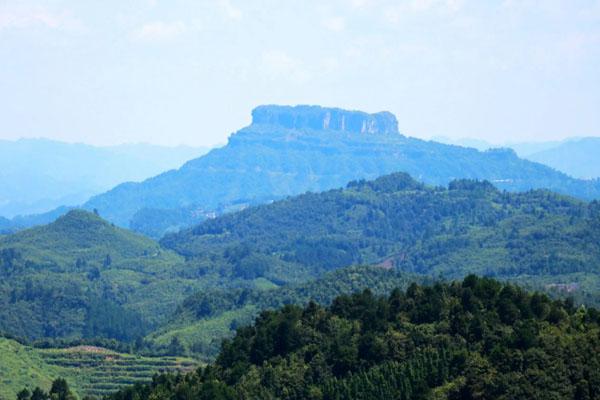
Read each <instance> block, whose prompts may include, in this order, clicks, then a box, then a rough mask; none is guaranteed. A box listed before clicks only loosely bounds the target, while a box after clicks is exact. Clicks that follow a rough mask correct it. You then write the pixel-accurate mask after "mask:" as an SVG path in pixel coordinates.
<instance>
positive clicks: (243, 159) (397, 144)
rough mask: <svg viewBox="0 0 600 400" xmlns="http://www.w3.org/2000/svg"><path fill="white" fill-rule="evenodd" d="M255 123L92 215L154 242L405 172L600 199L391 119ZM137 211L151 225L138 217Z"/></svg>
mask: <svg viewBox="0 0 600 400" xmlns="http://www.w3.org/2000/svg"><path fill="white" fill-rule="evenodd" d="M252 116H253V121H252V124H251V125H250V126H248V127H246V128H243V129H241V130H240V131H238V132H237V133H235V134H233V135H232V136H231V137H230V138H229V142H228V144H227V145H226V146H225V147H222V148H219V149H214V150H212V151H211V152H210V153H208V154H206V155H205V156H203V157H200V158H197V159H195V160H191V161H189V162H188V163H186V164H185V165H184V166H183V167H181V168H180V169H178V170H174V171H169V172H166V173H164V174H161V175H158V176H156V177H154V178H151V179H148V180H146V181H144V182H141V183H126V184H123V185H119V186H117V187H116V188H114V189H113V190H111V191H109V192H107V193H104V194H102V195H98V196H95V197H94V198H92V199H91V200H90V201H89V202H88V203H86V205H85V207H86V208H88V209H93V208H96V209H98V210H99V211H100V213H101V215H103V216H105V217H106V218H107V219H108V220H110V221H113V222H115V223H117V224H118V225H121V226H129V225H130V224H131V226H133V227H137V228H139V229H142V231H144V230H148V231H149V232H151V233H152V234H154V235H155V236H156V231H153V229H152V225H153V224H155V225H158V226H160V227H161V229H162V231H165V230H167V229H169V228H172V229H173V228H174V227H180V226H185V225H189V224H191V223H192V222H197V219H194V216H197V215H208V214H210V211H215V210H220V209H222V208H223V207H226V206H227V205H231V204H242V205H244V204H246V203H257V202H263V203H264V202H268V201H269V200H274V199H278V198H282V197H285V196H288V195H295V194H299V193H304V192H306V191H322V190H327V189H331V188H337V187H342V186H344V185H345V184H346V183H347V182H349V181H351V180H355V179H362V178H366V179H373V178H376V177H378V176H381V175H385V174H388V173H392V172H399V171H403V172H407V173H409V174H411V175H412V176H414V177H415V178H417V179H419V180H422V181H424V182H426V183H429V184H435V185H440V184H444V185H445V184H447V183H448V182H450V181H451V180H453V179H456V178H477V179H487V180H489V181H490V182H492V183H494V184H495V185H497V186H498V187H500V188H503V189H508V190H513V191H515V190H528V189H531V188H548V189H551V190H554V191H557V192H560V193H565V194H570V195H572V196H576V197H580V198H583V199H592V198H597V197H599V196H600V183H598V182H595V181H594V182H588V181H581V180H577V179H573V178H570V177H568V176H566V175H565V174H563V173H560V172H557V171H555V170H553V169H551V168H549V167H546V166H544V165H541V164H537V163H533V162H531V161H526V160H522V159H520V158H518V157H517V156H516V155H515V153H514V152H513V151H511V150H507V149H503V150H490V151H486V152H479V151H477V150H475V149H468V148H463V147H459V146H450V145H445V144H441V143H436V142H426V141H423V140H419V139H415V138H409V137H406V136H403V135H401V134H400V133H399V132H398V128H397V122H396V119H395V117H394V116H393V115H392V114H389V113H377V114H366V113H361V112H356V111H345V110H339V109H329V108H321V107H316V106H315V107H310V106H298V107H280V106H261V107H258V108H256V109H255V110H254V111H253V112H252ZM181 208H184V209H186V210H187V211H186V212H185V213H184V215H183V216H182V215H181V213H178V212H173V210H174V209H181ZM144 209H150V210H152V212H148V211H143V210H144ZM141 210H142V211H141ZM161 210H162V212H163V214H162V215H163V216H161ZM138 212H142V213H143V215H144V220H140V218H136V216H135V215H136V213H138ZM149 218H154V219H155V222H153V223H151V222H149ZM132 221H133V222H132ZM149 225H150V226H149ZM148 226H149V227H148Z"/></svg>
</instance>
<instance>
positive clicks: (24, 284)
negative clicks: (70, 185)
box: [0, 210, 202, 341]
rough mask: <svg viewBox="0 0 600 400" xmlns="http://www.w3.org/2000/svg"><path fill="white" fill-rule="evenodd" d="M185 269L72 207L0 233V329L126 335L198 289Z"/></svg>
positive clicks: (149, 244)
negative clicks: (42, 223) (39, 221)
mask: <svg viewBox="0 0 600 400" xmlns="http://www.w3.org/2000/svg"><path fill="white" fill-rule="evenodd" d="M184 271H185V268H184V260H183V259H182V258H181V257H180V256H178V255H176V254H175V253H173V252H171V251H167V250H164V249H162V248H161V247H160V246H159V245H158V244H157V243H155V242H153V241H152V240H150V239H148V238H145V237H143V236H140V235H137V234H134V233H132V232H129V231H127V230H124V229H121V228H117V227H115V226H113V225H111V224H109V223H107V222H106V221H104V220H102V219H101V218H100V217H98V216H97V215H94V214H92V213H88V212H86V211H81V210H73V211H71V212H69V213H68V214H66V215H65V216H63V217H60V218H59V219H57V220H56V221H55V222H53V223H52V224H49V225H45V226H40V227H36V228H32V229H28V230H24V231H20V232H18V233H15V234H13V235H7V236H2V237H0V278H1V279H0V331H4V332H7V333H10V334H12V335H17V336H22V337H25V338H29V339H38V338H78V337H90V338H93V337H106V338H116V339H119V340H125V341H130V340H133V339H135V338H136V337H139V336H141V335H143V334H145V333H146V332H147V331H148V330H149V329H150V328H151V327H152V326H154V325H156V324H157V323H158V322H160V321H161V318H162V317H161V316H163V315H165V314H166V313H168V312H170V311H172V310H174V309H175V307H176V305H177V304H178V303H179V302H180V301H182V300H183V299H184V298H185V297H186V295H187V294H189V293H191V292H192V291H193V290H194V289H196V290H197V289H200V288H201V287H202V286H201V284H200V283H199V282H198V281H196V280H195V279H193V278H191V277H187V276H185V274H184Z"/></svg>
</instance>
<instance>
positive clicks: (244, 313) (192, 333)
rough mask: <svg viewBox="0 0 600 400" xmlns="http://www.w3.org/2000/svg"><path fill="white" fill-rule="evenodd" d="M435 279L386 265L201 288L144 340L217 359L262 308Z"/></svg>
mask: <svg viewBox="0 0 600 400" xmlns="http://www.w3.org/2000/svg"><path fill="white" fill-rule="evenodd" d="M431 281H432V279H429V278H426V277H423V276H419V275H415V274H408V273H400V272H396V271H394V270H390V269H386V268H382V267H366V266H365V267H349V268H341V269H338V270H335V271H332V272H329V273H327V274H325V276H323V277H321V278H319V279H315V280H310V281H308V282H303V283H298V284H294V285H288V286H282V287H274V288H270V289H269V288H238V289H212V290H203V291H200V292H198V293H195V294H194V295H192V296H190V297H188V298H187V299H185V300H184V301H183V302H182V303H181V305H180V306H179V307H178V308H177V311H176V312H175V314H174V315H173V317H172V318H171V319H170V321H169V322H168V323H167V324H166V325H164V326H163V327H161V328H159V329H158V330H156V331H155V332H152V333H151V334H150V335H149V336H148V337H147V338H146V342H147V343H148V344H149V345H150V346H152V347H154V348H160V347H169V346H170V345H171V344H172V343H173V341H174V340H176V341H177V343H180V344H181V351H182V353H187V354H192V355H194V356H195V357H199V358H200V359H203V360H211V361H212V360H213V359H214V357H215V356H216V355H217V353H218V351H219V349H220V347H221V341H222V340H223V339H225V338H229V337H231V336H233V334H234V333H235V329H236V328H237V327H240V326H244V325H248V324H250V323H251V322H252V321H253V320H254V318H255V317H256V316H257V315H258V314H259V313H260V312H262V311H264V310H273V309H277V308H279V307H281V306H283V305H287V304H296V305H301V306H302V305H305V304H307V303H309V302H310V301H314V302H316V303H318V304H321V305H328V304H329V303H331V301H332V300H333V299H334V298H335V297H337V296H339V295H342V294H352V293H355V292H360V291H363V290H364V289H369V290H371V291H372V292H373V293H375V294H378V295H387V294H389V293H390V292H391V291H392V290H393V289H394V288H403V289H404V288H406V287H408V285H409V284H410V283H413V282H431Z"/></svg>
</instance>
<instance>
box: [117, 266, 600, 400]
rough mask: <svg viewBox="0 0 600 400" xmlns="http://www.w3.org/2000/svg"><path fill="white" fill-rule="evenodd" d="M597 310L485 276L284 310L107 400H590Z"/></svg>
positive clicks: (597, 380) (599, 381)
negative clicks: (186, 370) (184, 368)
mask: <svg viewBox="0 0 600 400" xmlns="http://www.w3.org/2000/svg"><path fill="white" fill-rule="evenodd" d="M599 323H600V312H598V311H597V310H596V309H594V308H584V307H580V308H577V307H574V306H573V304H572V303H571V302H569V301H558V300H557V301H552V300H550V299H549V298H548V297H546V296H544V295H541V294H538V293H533V294H529V293H526V292H524V291H523V290H521V289H519V288H517V287H515V286H512V285H504V284H501V283H499V282H497V281H494V280H491V279H487V278H477V277H475V276H468V277H467V278H466V279H465V280H464V281H463V282H462V283H461V282H456V283H451V284H436V285H434V286H419V285H416V284H413V285H411V286H410V287H409V288H408V289H407V290H406V292H403V291H400V290H395V291H393V292H392V293H391V294H390V295H389V296H387V297H378V296H374V295H373V294H372V293H371V292H369V291H364V292H362V293H359V294H355V295H352V296H348V295H346V296H340V297H338V298H336V299H335V300H334V301H333V302H332V304H331V306H329V307H327V308H324V307H321V306H319V305H317V304H315V303H310V304H308V305H307V306H306V307H304V308H301V307H297V306H285V307H283V308H282V309H280V310H279V311H269V312H264V313H262V314H261V315H260V316H259V317H258V318H257V320H256V322H255V323H254V325H252V326H248V327H244V328H239V329H238V330H237V334H236V336H235V338H234V339H233V340H231V341H228V342H226V343H225V344H224V346H223V348H222V350H221V352H220V354H219V356H218V358H217V360H216V362H215V363H214V364H213V365H210V366H208V367H206V368H201V369H199V370H198V371H197V372H193V373H190V374H188V375H187V376H185V377H175V376H172V375H163V376H159V377H156V378H155V379H154V380H153V382H152V384H150V385H144V386H136V387H131V388H129V389H126V390H123V391H120V392H118V393H116V394H115V395H113V396H111V399H113V400H126V399H131V398H136V399H141V400H146V399H152V398H162V399H178V398H194V399H211V400H214V399H248V398H261V399H275V398H286V399H509V398H518V399H525V398H527V399H533V398H539V399H597V398H600V373H599V372H598V371H600V358H599V357H598V354H600V340H599V339H598V338H599V334H600V326H599Z"/></svg>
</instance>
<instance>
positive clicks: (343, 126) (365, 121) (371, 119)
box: [252, 105, 398, 135]
mask: <svg viewBox="0 0 600 400" xmlns="http://www.w3.org/2000/svg"><path fill="white" fill-rule="evenodd" d="M252 125H271V126H279V127H282V128H285V129H294V130H312V131H338V132H344V133H356V134H385V135H393V134H398V121H396V117H395V116H394V115H393V114H392V113H389V112H387V111H384V112H379V113H375V114H368V113H365V112H362V111H347V110H342V109H339V108H324V107H319V106H294V107H292V106H274V105H268V106H259V107H257V108H255V109H254V110H253V111H252Z"/></svg>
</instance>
